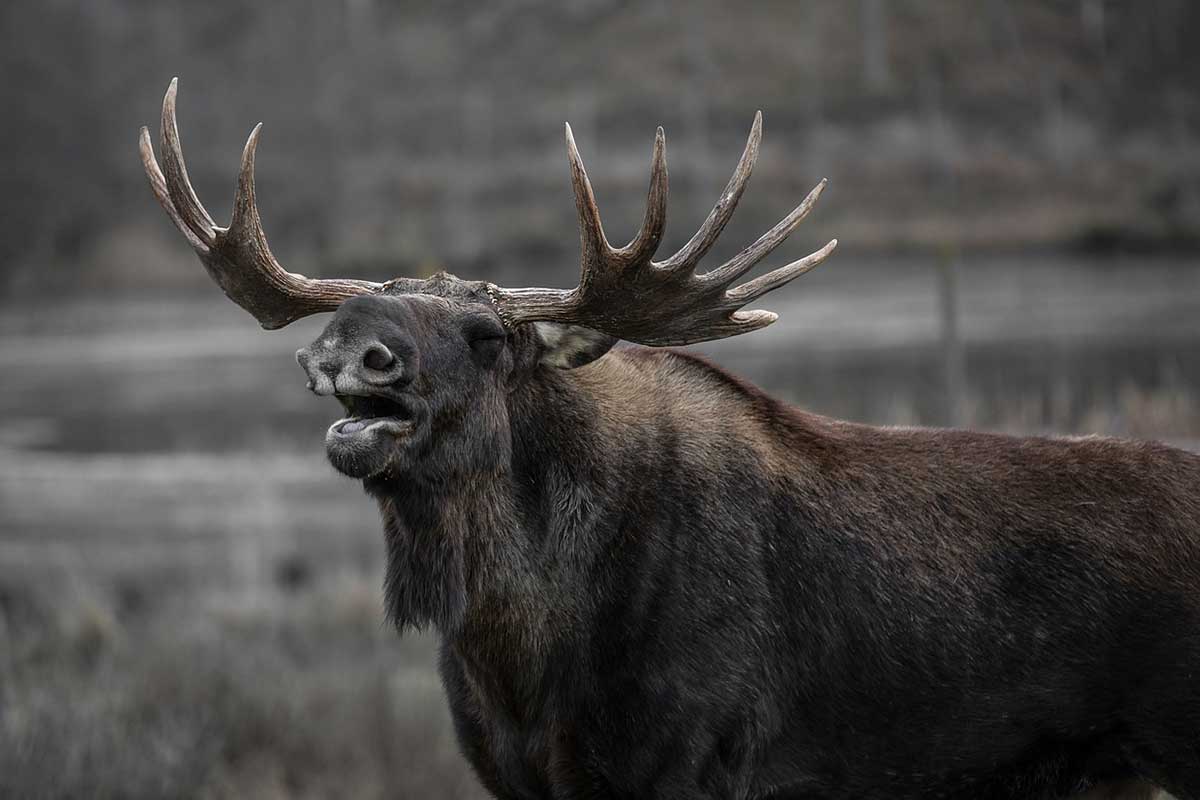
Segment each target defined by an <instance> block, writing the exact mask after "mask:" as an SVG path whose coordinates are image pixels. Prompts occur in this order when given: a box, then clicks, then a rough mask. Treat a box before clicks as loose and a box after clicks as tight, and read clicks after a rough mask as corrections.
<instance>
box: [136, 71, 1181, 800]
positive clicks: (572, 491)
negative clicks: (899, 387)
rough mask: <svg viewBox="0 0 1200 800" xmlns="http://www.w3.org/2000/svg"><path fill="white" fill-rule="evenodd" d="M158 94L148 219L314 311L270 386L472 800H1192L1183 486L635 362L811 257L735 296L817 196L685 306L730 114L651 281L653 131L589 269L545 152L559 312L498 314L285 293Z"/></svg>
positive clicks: (1143, 451)
mask: <svg viewBox="0 0 1200 800" xmlns="http://www.w3.org/2000/svg"><path fill="white" fill-rule="evenodd" d="M175 95H176V84H175V82H174V81H173V82H172V83H171V86H170V89H169V90H168V91H167V94H166V98H165V100H164V102H163V109H162V131H161V143H160V150H161V153H162V156H163V164H162V168H161V169H160V167H159V164H158V162H157V161H156V159H155V156H154V152H153V148H152V146H151V143H150V136H149V133H148V132H147V130H146V129H145V128H142V130H141V141H140V146H141V154H142V160H143V163H144V166H145V169H146V173H147V175H148V177H149V179H150V185H151V188H152V189H153V190H154V194H155V195H156V196H157V198H158V201H159V203H161V205H162V207H163V208H164V209H165V210H166V212H167V214H168V216H169V217H170V218H171V220H172V221H173V222H174V223H175V226H176V227H177V228H178V229H179V231H180V232H181V233H182V234H183V235H184V237H186V239H187V240H188V243H189V244H190V245H191V246H192V248H193V249H194V250H195V251H196V253H197V254H198V255H199V257H200V260H201V261H202V262H203V263H204V266H205V268H206V269H207V271H208V273H209V274H210V275H211V276H212V278H213V280H215V281H216V283H217V284H218V285H219V286H220V287H221V288H222V289H223V290H224V292H225V293H226V294H227V295H228V296H229V298H230V299H232V300H233V301H234V302H236V303H238V304H239V305H240V306H242V307H243V308H245V309H246V310H247V311H249V312H250V313H251V314H253V315H254V317H255V318H256V319H257V320H258V321H259V322H260V323H261V324H262V326H263V327H264V328H268V329H272V328H279V327H282V326H284V325H287V324H288V323H290V322H292V321H293V320H296V319H298V318H301V317H304V316H307V315H310V314H314V313H318V312H323V311H332V312H334V314H333V317H332V319H331V321H330V322H329V324H328V326H327V327H326V328H325V330H324V332H323V333H322V334H321V335H320V336H319V337H318V338H317V339H316V341H314V342H313V343H312V344H311V345H309V346H308V347H305V348H303V349H302V350H300V351H299V352H298V353H297V359H298V360H299V362H300V365H301V366H302V367H303V369H304V371H305V373H306V374H307V376H308V387H309V388H310V389H311V390H312V391H313V392H315V393H316V394H318V395H322V396H325V395H331V396H333V397H336V398H337V400H339V401H340V402H341V404H342V405H343V406H344V407H345V414H346V416H345V417H344V418H343V419H340V420H338V421H337V422H335V423H333V425H332V426H331V427H330V428H329V430H328V432H327V433H326V436H325V445H326V449H327V452H328V456H329V460H330V461H331V462H332V464H333V466H334V467H335V468H336V469H337V470H339V471H340V472H342V473H344V474H346V475H348V476H350V477H352V478H356V479H359V480H361V481H362V484H363V487H364V488H365V490H366V492H367V494H369V495H370V496H371V497H372V498H374V500H375V501H376V502H377V503H378V505H379V509H380V513H381V515H382V520H383V529H384V543H385V546H386V559H387V560H386V583H385V586H384V598H385V605H386V610H387V613H388V615H389V616H390V618H391V620H392V621H394V623H395V624H396V626H397V627H398V628H399V629H400V630H401V631H403V630H405V629H408V628H423V627H426V626H431V627H432V628H434V629H436V631H437V632H438V633H439V634H440V641H441V645H440V656H439V669H440V673H441V677H442V680H443V683H444V685H445V690H446V693H447V695H448V698H449V703H450V709H451V712H452V716H453V720H454V724H455V729H456V732H457V735H458V738H459V741H460V745H461V747H462V750H463V752H464V754H465V755H466V758H467V759H468V760H469V761H470V763H471V764H472V765H473V767H474V769H475V771H476V772H477V773H478V776H479V778H480V780H481V781H482V782H483V784H484V785H485V786H486V787H487V788H488V789H489V790H490V791H491V792H492V793H494V794H495V795H496V796H498V797H503V798H601V797H605V798H607V797H612V798H634V797H660V798H757V799H759V800H765V799H766V798H849V797H854V798H917V797H937V798H1059V797H1068V796H1071V795H1073V794H1075V793H1078V792H1084V791H1089V790H1096V789H1097V788H1098V787H1106V786H1108V787H1112V786H1117V785H1121V786H1127V787H1128V786H1133V787H1135V788H1136V790H1137V791H1138V792H1142V791H1152V790H1153V787H1161V788H1163V789H1165V790H1168V791H1170V792H1171V793H1173V794H1174V795H1176V796H1177V797H1179V798H1192V799H1193V800H1197V799H1200V736H1198V735H1197V734H1198V733H1200V457H1197V456H1195V455H1191V454H1189V453H1186V452H1183V451H1181V450H1178V449H1173V448H1171V447H1167V446H1164V445H1161V444H1154V443H1148V442H1132V441H1121V440H1116V439H1110V438H1100V437H1085V438H1057V437H1028V438H1023V437H1012V436H1004V435H998V434H992V433H976V432H970V431H962V430H927V429H915V428H879V427H870V426H867V425H861V424H853V423H849V422H840V421H837V420H833V419H828V418H825V417H822V416H817V415H814V414H810V413H806V412H804V411H800V410H798V409H795V408H792V407H789V406H787V405H785V404H784V403H781V402H779V401H777V400H775V399H773V398H771V397H769V396H768V395H766V394H765V393H763V392H762V391H760V390H759V389H757V388H756V387H754V386H752V385H750V384H749V383H747V382H745V381H743V380H740V379H738V378H736V377H733V376H732V375H730V374H728V373H726V372H724V371H723V370H721V369H720V368H718V367H716V366H714V365H712V364H710V363H708V362H707V361H705V360H703V359H701V358H698V357H697V356H695V355H692V354H690V353H687V352H681V351H678V350H672V349H656V346H667V345H686V344H688V343H692V342H700V341H705V340H712V339H719V338H722V337H727V336H734V335H737V334H743V333H749V332H751V331H754V330H757V329H759V328H762V327H764V326H766V325H769V324H770V323H771V322H773V321H774V320H775V318H776V315H774V314H772V313H770V312H767V311H744V310H740V309H741V308H742V307H743V306H744V305H745V304H747V303H749V302H750V301H752V300H755V299H757V298H759V297H761V296H762V295H764V294H765V293H767V292H770V291H772V290H774V289H777V288H779V287H780V286H783V285H784V284H785V283H787V282H789V281H791V280H792V279H793V278H796V277H798V276H800V275H803V274H804V273H805V272H807V271H808V270H810V269H811V268H813V267H814V266H816V265H817V264H819V263H820V262H821V261H823V260H824V259H825V258H826V256H828V255H829V254H830V252H832V250H833V248H834V246H835V244H836V240H835V241H831V242H830V243H829V244H828V245H826V246H825V247H823V248H821V249H820V250H818V251H817V252H815V253H813V254H812V255H809V256H807V257H805V258H802V259H800V260H798V261H796V262H794V263H792V264H788V265H787V266H783V267H780V268H778V269H775V270H774V271H771V272H768V273H766V274H765V275H762V276H761V277H757V278H754V279H752V280H749V281H747V282H744V283H738V281H739V279H741V278H742V276H744V275H745V274H746V273H747V272H748V271H749V270H750V269H751V268H752V267H754V266H755V265H756V264H757V263H758V262H759V261H760V260H761V259H762V258H763V257H764V256H766V255H767V254H768V253H770V252H771V251H772V250H773V249H774V248H775V247H776V246H778V245H779V244H780V243H781V242H782V241H783V240H784V239H785V238H786V237H787V236H788V235H789V234H790V233H792V231H793V230H795V228H796V227H797V225H798V224H799V223H800V222H801V220H803V219H804V217H805V216H806V215H807V214H808V213H809V211H810V210H811V209H812V207H813V205H814V203H815V202H816V200H817V198H818V197H819V196H820V194H821V190H822V188H823V187H824V181H822V182H821V184H819V185H818V186H817V187H816V188H815V189H813V190H812V192H811V193H810V194H809V195H808V196H807V197H806V198H805V200H804V202H802V203H801V204H800V205H799V206H798V207H797V208H796V209H795V210H794V211H792V212H791V213H790V214H788V215H787V216H786V217H785V218H784V219H783V220H782V221H781V222H780V223H779V224H778V225H776V226H775V227H774V228H772V229H771V230H770V231H768V232H767V233H766V234H764V235H763V236H762V237H761V238H760V239H759V240H758V241H756V242H755V243H754V244H752V245H750V246H749V247H747V248H746V249H744V250H743V251H741V252H740V253H738V254H737V255H736V256H734V257H733V258H731V259H730V260H729V261H727V262H726V263H724V264H722V265H720V266H718V267H716V268H715V269H711V270H708V271H705V272H697V265H698V264H699V263H700V261H701V260H702V259H703V258H704V256H705V254H706V253H707V252H708V251H709V249H710V248H711V247H712V245H713V243H714V242H715V241H716V239H717V237H718V236H719V235H720V233H721V231H722V229H723V228H724V227H725V224H726V223H727V222H728V221H729V219H730V216H731V215H732V213H733V211H734V208H735V207H736V206H737V204H738V201H739V199H740V198H741V196H742V192H743V190H744V189H745V187H746V183H747V180H748V179H749V177H750V172H751V169H752V167H753V165H754V162H755V159H756V156H757V153H758V146H759V139H760V135H761V116H760V115H756V117H755V119H754V124H753V126H752V128H751V130H750V136H749V140H748V142H747V144H746V148H745V151H744V152H743V154H742V157H741V160H740V161H739V162H738V164H737V167H736V169H735V171H734V173H733V177H732V178H731V179H730V181H729V183H728V185H727V186H726V187H725V190H724V192H723V193H722V194H721V197H720V200H719V201H718V202H717V204H716V206H715V207H714V208H713V210H712V212H711V213H710V214H709V215H708V217H707V219H706V220H705V221H704V223H703V224H702V225H701V226H700V229H699V231H698V232H697V233H696V234H695V235H694V236H693V237H692V238H691V239H690V240H689V241H688V242H687V243H686V244H685V245H684V246H683V247H682V249H680V250H679V251H678V252H677V253H675V254H674V255H672V256H670V257H669V258H666V259H664V260H661V261H655V260H653V257H654V255H655V252H656V250H657V248H658V246H659V243H660V240H661V238H662V235H663V228H664V224H665V219H666V217H665V212H666V203H667V169H666V161H665V150H664V138H663V132H662V129H661V128H660V129H659V130H658V134H657V137H656V139H655V142H654V149H653V157H652V160H651V166H650V188H649V199H648V203H647V208H646V213H645V218H644V220H643V222H642V225H641V229H640V230H639V231H638V233H637V235H636V236H635V237H634V238H633V240H632V241H631V242H630V243H629V244H628V245H626V246H624V247H613V246H612V245H611V244H610V243H609V241H608V239H607V237H606V236H605V233H604V231H603V229H602V227H601V222H600V214H599V211H598V209H597V206H596V202H595V199H594V197H593V194H592V189H591V186H590V184H589V182H588V177H587V174H586V172H585V171H584V166H583V162H582V160H581V159H580V156H579V153H578V151H577V149H576V147H575V142H574V141H573V139H572V136H571V131H570V127H569V126H568V128H567V134H566V136H567V154H568V158H569V162H570V170H571V179H572V184H573V186H574V193H575V203H576V206H577V209H578V213H579V222H580V229H581V237H580V238H581V243H582V250H583V255H582V266H581V275H580V279H579V285H578V287H577V288H574V289H571V290H558V289H536V288H517V289H511V288H502V287H500V286H496V285H494V284H491V283H487V282H483V281H467V280H461V279H459V278H456V277H454V276H452V275H449V274H445V273H440V274H436V275H434V276H432V277H430V278H428V279H414V278H397V279H395V280H392V281H388V282H387V283H383V284H379V283H372V282H369V281H361V280H317V279H309V278H305V277H303V276H301V275H297V274H294V273H290V272H287V271H286V270H284V269H283V268H282V267H281V266H280V264H279V263H278V262H277V261H276V260H275V258H274V256H273V255H272V254H271V251H270V249H269V248H268V246H267V240H266V237H265V235H264V233H263V229H262V226H261V223H260V220H259V214H258V209H257V206H256V202H255V193H254V154H255V148H256V145H257V143H258V138H259V131H260V128H259V127H256V128H255V129H254V131H253V133H251V135H250V138H249V141H248V142H247V144H246V147H245V150H244V152H243V155H242V164H241V172H240V176H239V179H238V189H237V194H236V198H235V201H234V208H233V216H232V221H231V222H230V225H229V227H227V228H223V227H218V226H217V225H216V224H215V223H214V222H213V220H212V218H211V217H210V216H209V214H208V213H207V212H206V211H205V209H204V207H203V206H202V205H201V203H200V202H199V200H198V199H197V197H196V194H195V192H194V191H193V190H192V187H191V184H190V182H189V180H188V175H187V170H186V168H185V167H184V161H183V157H182V152H181V149H180V143H179V136H178V132H177V130H176V122H175ZM619 340H626V341H628V342H630V343H631V344H629V345H625V346H622V347H615V346H614V345H616V344H617V342H618V341H619ZM638 345H641V346H638Z"/></svg>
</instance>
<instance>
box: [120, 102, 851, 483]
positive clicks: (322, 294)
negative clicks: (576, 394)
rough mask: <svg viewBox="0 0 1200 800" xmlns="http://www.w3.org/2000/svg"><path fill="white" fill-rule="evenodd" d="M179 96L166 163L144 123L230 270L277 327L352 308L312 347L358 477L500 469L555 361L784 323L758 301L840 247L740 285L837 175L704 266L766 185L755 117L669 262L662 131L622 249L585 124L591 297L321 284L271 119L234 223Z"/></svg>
mask: <svg viewBox="0 0 1200 800" xmlns="http://www.w3.org/2000/svg"><path fill="white" fill-rule="evenodd" d="M176 88H177V81H174V80H173V81H172V82H171V85H170V88H169V89H168V90H167V93H166V97H165V98H164V100H163V108H162V131H161V135H162V138H161V143H160V148H161V151H162V154H163V164H162V167H161V168H160V167H159V164H158V161H157V160H156V159H155V156H154V151H153V147H152V146H151V143H150V134H149V132H148V130H147V129H146V128H142V130H141V137H140V149H141V155H142V162H143V165H144V167H145V170H146V175H147V176H148V178H149V179H150V186H151V188H152V189H153V190H154V194H155V196H156V197H157V198H158V201H159V203H160V204H161V205H162V207H163V209H164V210H165V211H166V212H167V215H168V216H169V217H170V218H171V220H172V221H173V222H174V223H175V226H176V227H177V228H178V229H179V231H180V232H181V233H182V234H183V235H184V236H185V237H186V238H187V240H188V243H189V244H191V246H192V248H193V249H194V250H195V251H196V254H197V255H198V256H199V257H200V260H201V262H202V263H203V264H204V266H205V268H206V269H207V270H208V273H209V275H210V276H212V278H213V280H214V281H216V283H217V284H218V285H219V286H220V287H221V289H223V290H224V292H225V294H226V295H228V297H229V298H230V299H231V300H233V301H234V302H235V303H237V304H238V305H240V306H242V307H243V308H244V309H246V310H247V311H249V312H250V313H251V314H252V315H254V317H255V318H256V319H257V320H258V321H259V323H261V324H262V326H263V327H264V328H267V329H274V328H280V327H283V326H285V325H287V324H289V323H290V322H293V321H295V320H297V319H300V318H302V317H305V316H308V315H310V314H315V313H318V312H322V311H334V312H336V313H335V314H334V316H333V319H332V321H331V322H330V323H329V325H328V326H327V327H326V329H325V331H324V332H323V333H322V334H321V336H320V337H318V339H317V340H316V341H315V342H313V343H312V344H311V345H309V346H308V347H306V348H303V349H301V350H300V351H299V352H297V354H296V357H297V360H298V361H299V363H300V365H301V367H303V369H304V371H305V372H306V373H307V375H308V386H309V388H310V389H311V390H312V391H313V392H315V393H317V394H319V395H333V396H335V397H337V398H338V400H340V401H341V403H342V405H343V406H344V407H345V410H346V414H347V416H346V417H345V418H343V419H340V420H338V421H337V422H335V423H334V424H333V425H332V426H331V427H330V428H329V431H328V433H327V435H326V446H327V451H328V454H329V458H330V461H331V462H332V463H333V465H334V466H335V467H336V468H337V469H338V470H340V471H342V472H343V473H345V474H347V475H350V476H352V477H356V478H372V477H376V476H381V475H384V474H385V473H390V474H399V473H406V472H412V471H421V470H426V471H438V470H454V469H470V468H477V467H486V466H487V465H489V464H494V463H495V462H496V460H497V459H503V458H504V454H505V453H506V452H507V439H508V430H507V424H508V423H507V419H506V417H507V411H506V405H505V397H506V395H507V393H508V391H509V390H510V388H511V387H512V386H513V385H514V384H515V383H517V382H521V381H526V380H529V379H530V377H531V376H532V375H533V374H535V373H536V372H537V370H539V369H541V368H551V369H574V368H577V367H580V366H583V365H585V364H588V363H590V362H591V361H593V360H595V359H597V358H599V357H600V356H602V355H604V353H605V352H607V351H608V349H609V348H610V347H612V345H613V344H614V343H615V342H616V341H617V340H618V339H626V340H629V341H633V342H637V343H641V344H648V345H680V344H688V343H692V342H700V341H706V340H711V339H720V338H724V337H728V336H735V335H738V334H742V333H748V332H750V331H753V330H757V329H759V328H762V327H765V326H767V325H770V324H771V323H772V322H774V321H775V319H776V315H775V314H774V313H772V312H770V311H763V310H751V311H744V310H742V307H743V306H745V305H746V304H747V303H750V302H751V301H753V300H756V299H757V298H759V297H761V296H762V295H764V294H766V293H767V292H769V291H772V290H773V289H777V288H779V287H780V286H783V285H784V284H786V283H788V282H789V281H791V280H793V279H794V278H797V277H799V276H800V275H803V274H804V273H806V272H808V271H809V270H810V269H812V268H813V267H815V266H817V265H818V264H820V263H821V262H822V261H824V260H825V258H826V257H827V256H828V255H829V254H830V253H831V252H832V251H833V249H834V247H836V245H837V240H836V239H835V240H833V241H831V242H829V243H828V244H827V245H825V246H824V247H822V248H821V249H820V250H818V251H816V252H815V253H813V254H811V255H809V256H806V257H804V258H801V259H800V260H798V261H795V262H793V263H791V264H787V265H786V266H782V267H779V268H777V269H775V270H773V271H771V272H768V273H767V274H765V275H762V276H761V277H758V278H755V279H753V280H750V281H747V282H745V283H741V284H738V283H737V282H738V280H739V279H740V278H741V277H742V276H743V275H745V273H746V272H747V271H749V270H750V269H751V268H753V267H754V266H755V265H756V264H758V263H759V261H760V260H761V259H762V258H764V257H765V256H766V255H767V254H769V253H770V252H771V251H772V250H774V249H775V248H776V247H778V246H779V245H780V244H781V243H782V242H783V241H784V240H785V239H786V238H787V237H788V235H789V234H791V233H792V232H793V231H794V230H795V229H796V228H797V226H798V225H799V224H800V222H801V221H803V220H804V218H805V217H806V216H807V215H808V213H809V211H811V210H812V208H813V206H814V204H815V203H816V201H817V198H819V197H820V195H821V191H822V190H823V189H824V186H825V181H821V183H820V184H818V185H817V186H816V187H815V188H814V189H813V190H812V191H811V192H810V193H809V194H808V196H807V197H806V198H805V199H804V201H803V202H802V203H801V204H800V205H799V206H797V207H796V208H795V210H793V211H792V212H791V213H790V214H788V215H787V216H786V217H784V219H783V220H782V221H780V222H779V223H778V224H777V225H776V226H775V227H773V228H772V229H771V230H770V231H768V232H767V233H765V234H764V235H763V236H762V237H761V238H759V239H758V241H756V242H754V243H753V244H752V245H750V246H749V247H747V248H745V249H744V250H742V251H741V252H740V253H738V254H737V255H736V256H734V257H733V258H731V259H730V260H729V261H727V262H726V263H724V264H722V265H720V266H719V267H716V268H715V269H712V270H710V271H707V272H703V273H697V272H696V268H697V266H698V265H699V263H700V261H701V259H703V258H704V256H705V255H706V254H707V253H708V251H709V249H710V248H711V247H712V246H713V244H714V242H715V241H716V240H717V237H718V236H719V235H720V233H721V231H722V229H723V228H724V227H725V225H726V223H727V222H728V221H729V219H730V217H731V216H732V215H733V212H734V209H735V208H736V207H737V204H738V201H739V199H740V198H741V196H742V192H743V191H744V190H745V188H746V183H747V181H748V180H749V178H750V172H751V170H752V169H753V167H754V162H755V160H756V158H757V156H758V147H759V140H760V138H761V135H762V116H761V114H756V115H755V118H754V124H753V126H752V127H751V130H750V136H749V139H748V140H747V142H746V147H745V150H744V152H743V153H742V157H741V159H740V160H739V162H738V164H737V168H736V169H735V170H734V173H733V176H732V178H730V180H729V183H728V185H727V186H726V187H725V190H724V191H723V192H722V193H721V197H720V200H719V201H718V202H717V204H716V206H715V207H714V208H713V210H712V212H711V213H710V214H709V215H708V218H707V219H706V220H705V221H704V223H703V224H702V225H701V226H700V229H699V230H698V231H697V232H696V234H695V235H694V236H693V237H692V238H691V239H690V240H689V241H688V242H687V244H685V245H684V246H683V247H682V248H681V249H680V250H679V251H678V252H677V253H675V254H674V255H672V256H670V257H669V258H665V259H663V260H659V261H656V260H654V256H655V253H656V251H657V249H658V246H659V243H660V242H661V240H662V235H663V230H664V227H665V225H666V207H667V165H666V142H665V137H664V135H663V130H662V128H659V129H658V132H657V135H656V137H655V141H654V150H653V155H652V157H651V164H650V189H649V197H648V200H647V205H646V213H645V217H644V220H643V222H642V225H641V228H640V230H639V231H638V232H637V235H636V236H634V237H633V239H632V241H630V242H629V244H627V245H625V246H624V247H614V246H612V245H611V244H610V243H609V241H608V238H607V237H606V236H605V234H604V229H603V226H602V225H601V221H600V212H599V209H598V208H597V205H596V200H595V197H594V196H593V193H592V187H591V183H590V182H589V180H588V176H587V172H586V171H585V169H584V166H583V160H582V159H581V158H580V156H579V151H578V149H577V148H576V146H575V140H574V138H573V136H572V134H571V128H570V126H569V125H568V126H567V127H566V139H567V155H568V159H569V162H570V169H571V181H572V186H573V188H574V192H575V204H576V207H577V209H578V212H579V226H580V240H581V244H582V249H583V255H582V264H581V272H580V279H579V285H578V287H576V288H575V289H571V290H562V289H539V288H515V289H509V288H503V287H500V286H496V285H495V284H491V283H487V282H483V281H467V280H461V279H459V278H456V277H454V276H453V275H449V274H446V273H439V274H436V275H434V276H432V277H430V278H428V279H416V278H397V279H395V280H391V281H388V282H386V283H382V284H380V283H373V282H370V281H362V280H325V279H312V278H306V277H304V276H302V275H297V274H295V273H292V272H288V271H287V270H285V269H284V268H283V267H282V266H281V265H280V264H279V262H278V261H277V260H276V259H275V257H274V256H273V255H272V253H271V249H270V247H269V246H268V245H267V238H266V235H265V233H264V232H263V228H262V224H261V221H260V219H259V214H258V207H257V205H256V200H255V191H254V156H255V150H256V148H257V145H258V139H259V134H260V131H261V128H262V126H261V124H259V125H258V126H256V127H255V128H254V130H253V132H252V133H251V134H250V138H249V140H248V141H247V142H246V147H245V149H244V150H243V153H242V165H241V172H240V174H239V176H238V188H237V194H236V197H235V199H234V206H233V218H232V221H231V222H230V224H229V226H228V227H225V228H223V227H220V226H218V225H216V224H215V223H214V222H213V219H212V217H211V216H210V215H209V214H208V212H207V211H206V210H205V209H204V206H203V205H202V204H201V203H200V201H199V199H198V198H197V197H196V193H195V191H194V190H193V189H192V186H191V183H190V181H189V179H188V174H187V168H186V166H185V165H184V160H183V153H182V150H181V148H180V142H179V133H178V129H177V126H176V121H175V97H176Z"/></svg>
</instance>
